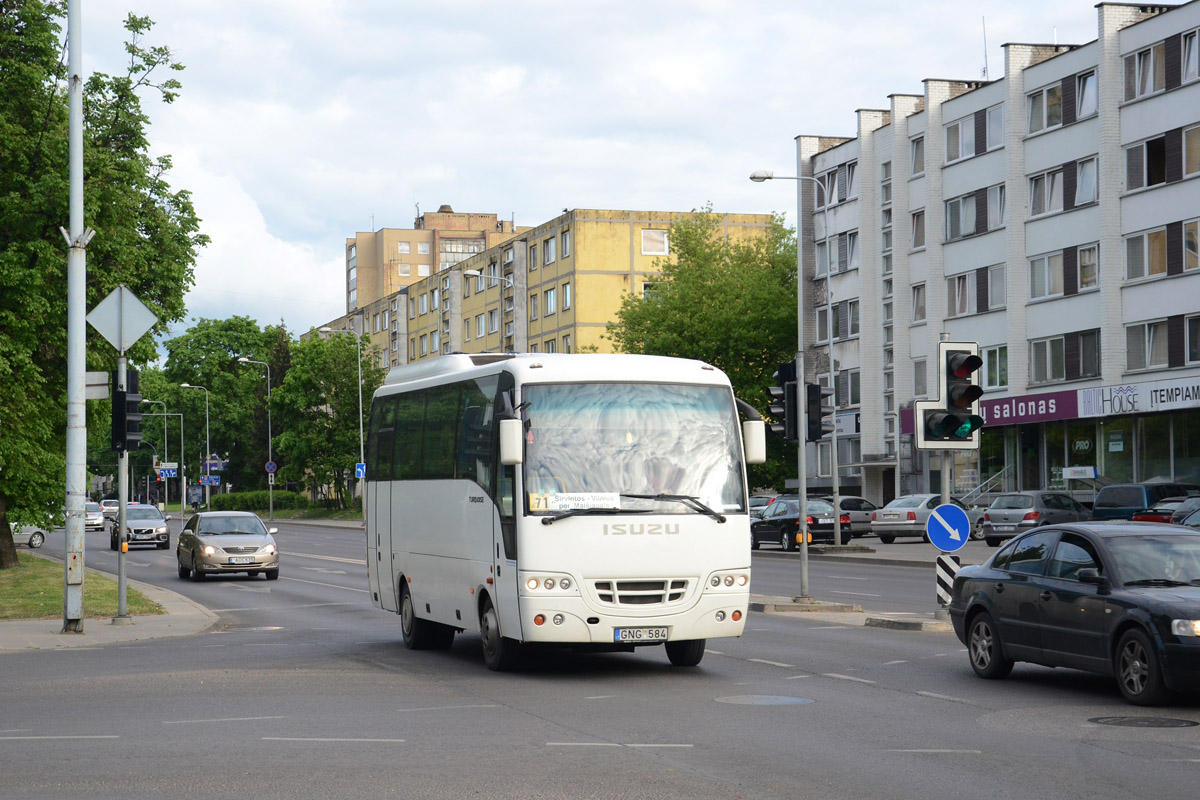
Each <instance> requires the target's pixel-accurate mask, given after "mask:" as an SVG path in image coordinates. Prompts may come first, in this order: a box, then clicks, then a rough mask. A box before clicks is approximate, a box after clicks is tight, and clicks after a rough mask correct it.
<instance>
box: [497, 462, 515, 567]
mask: <svg viewBox="0 0 1200 800" xmlns="http://www.w3.org/2000/svg"><path fill="white" fill-rule="evenodd" d="M515 469H516V467H511V466H509V467H501V468H500V487H499V488H500V492H499V500H500V533H501V535H502V536H503V538H504V556H505V558H509V559H513V560H515V559H516V557H517V523H516V520H515V519H514V518H513V511H514V509H515V507H516V504H515V502H514V497H515V494H514V493H515V491H516V481H515V480H514V478H513V475H514V470H515Z"/></svg>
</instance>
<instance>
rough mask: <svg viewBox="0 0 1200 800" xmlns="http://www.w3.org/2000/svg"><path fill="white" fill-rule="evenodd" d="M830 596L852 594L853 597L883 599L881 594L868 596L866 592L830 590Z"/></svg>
mask: <svg viewBox="0 0 1200 800" xmlns="http://www.w3.org/2000/svg"><path fill="white" fill-rule="evenodd" d="M829 593H830V594H852V595H854V596H855V597H883V595H881V594H870V593H868V592H839V591H837V590H836V589H831V590H830V591H829Z"/></svg>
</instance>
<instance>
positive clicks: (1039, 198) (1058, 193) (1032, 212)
mask: <svg viewBox="0 0 1200 800" xmlns="http://www.w3.org/2000/svg"><path fill="white" fill-rule="evenodd" d="M1062 208H1063V181H1062V170H1061V169H1057V170H1053V171H1052V172H1047V173H1045V174H1044V175H1034V176H1033V177H1032V178H1030V179H1029V216H1031V217H1036V216H1038V215H1040V214H1052V213H1054V212H1056V211H1062Z"/></svg>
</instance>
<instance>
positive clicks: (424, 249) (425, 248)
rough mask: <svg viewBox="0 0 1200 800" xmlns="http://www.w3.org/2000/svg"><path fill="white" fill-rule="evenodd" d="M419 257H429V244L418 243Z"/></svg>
mask: <svg viewBox="0 0 1200 800" xmlns="http://www.w3.org/2000/svg"><path fill="white" fill-rule="evenodd" d="M417 255H421V256H427V255H429V242H417Z"/></svg>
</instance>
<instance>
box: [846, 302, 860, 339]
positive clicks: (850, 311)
mask: <svg viewBox="0 0 1200 800" xmlns="http://www.w3.org/2000/svg"><path fill="white" fill-rule="evenodd" d="M846 318H847V331H848V332H847V335H848V336H858V332H859V327H858V301H857V300H850V301H847V302H846Z"/></svg>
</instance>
